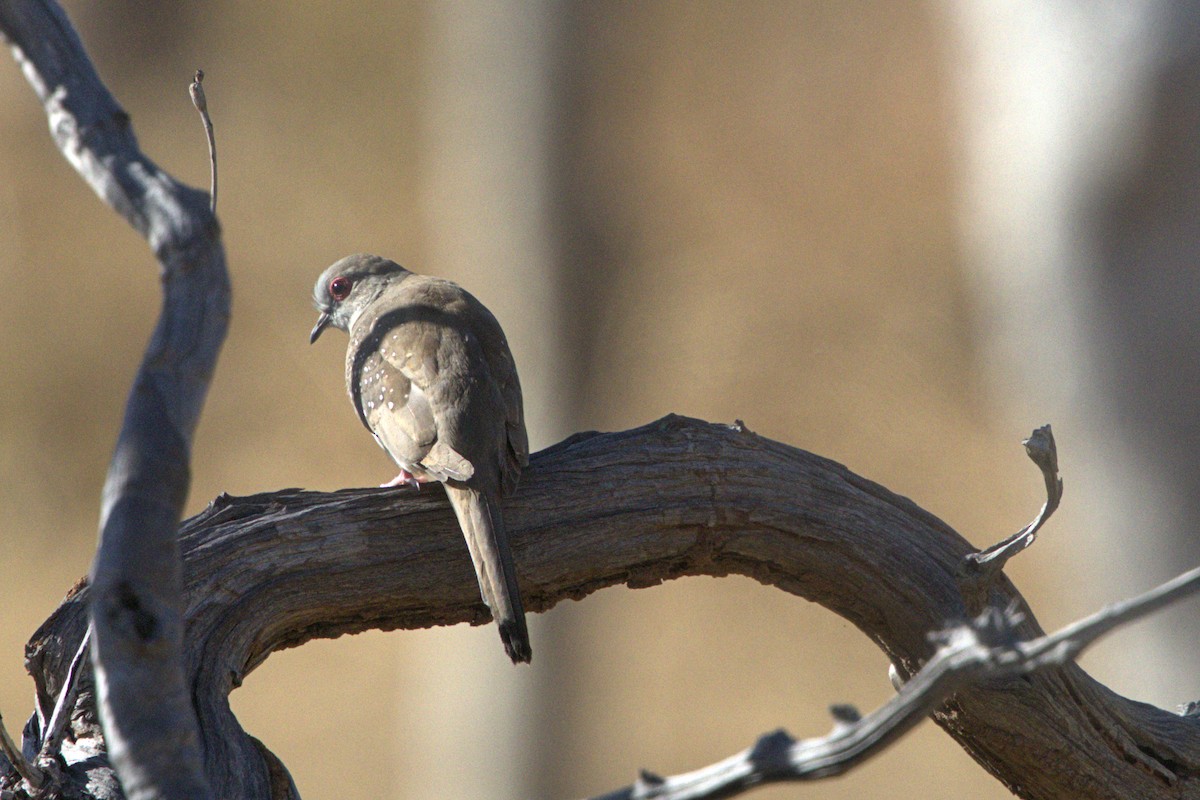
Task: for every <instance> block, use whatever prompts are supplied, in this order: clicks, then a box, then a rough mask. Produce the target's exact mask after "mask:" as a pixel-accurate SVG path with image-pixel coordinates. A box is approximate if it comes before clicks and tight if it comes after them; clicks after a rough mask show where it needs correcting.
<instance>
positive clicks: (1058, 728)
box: [27, 416, 1200, 800]
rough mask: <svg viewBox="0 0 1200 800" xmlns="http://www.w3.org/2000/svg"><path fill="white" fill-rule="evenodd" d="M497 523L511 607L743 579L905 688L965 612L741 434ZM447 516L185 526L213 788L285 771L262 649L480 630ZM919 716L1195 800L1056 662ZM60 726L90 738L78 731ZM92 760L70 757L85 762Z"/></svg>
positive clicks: (936, 576) (797, 458) (47, 631)
mask: <svg viewBox="0 0 1200 800" xmlns="http://www.w3.org/2000/svg"><path fill="white" fill-rule="evenodd" d="M504 514H505V521H506V522H507V523H508V527H509V529H510V537H511V541H512V547H513V556H514V560H515V561H516V563H517V564H518V569H519V571H520V581H521V591H522V594H523V595H524V596H525V598H526V601H527V603H526V604H527V607H528V610H529V611H530V612H536V611H542V610H545V609H546V608H549V607H550V606H552V605H554V604H555V603H557V602H558V601H560V600H563V599H568V598H570V599H575V600H578V599H580V598H582V597H584V596H586V595H587V594H590V593H591V592H593V591H596V590H598V589H601V588H603V587H605V586H612V585H614V584H625V585H628V586H630V587H642V586H652V585H656V584H658V583H661V582H662V581H664V580H668V579H671V578H676V577H680V576H683V575H715V576H722V575H729V574H740V575H747V576H750V577H753V578H755V579H756V580H758V581H760V582H761V583H763V584H767V585H769V586H773V587H776V588H777V589H781V590H783V591H786V592H790V593H792V594H795V595H798V596H801V597H804V598H806V599H808V600H811V601H813V602H817V603H820V604H821V605H823V606H825V607H826V608H828V609H830V610H831V611H833V612H834V613H836V614H838V615H840V616H842V617H844V618H845V619H846V620H848V621H850V622H851V623H853V624H854V625H855V626H856V627H858V628H859V629H860V630H862V631H863V633H864V634H866V635H867V636H868V637H869V638H870V639H871V640H872V641H874V642H876V643H877V644H878V645H879V646H880V647H881V648H882V649H883V651H884V652H885V653H886V654H887V655H888V657H889V658H890V659H891V661H892V664H893V665H894V667H895V669H896V672H897V674H898V675H902V676H905V677H906V678H907V679H908V682H909V683H912V681H913V680H914V679H913V678H912V677H911V676H913V675H915V674H917V673H918V672H919V671H920V669H921V667H922V666H924V665H926V664H927V663H928V662H929V661H930V659H932V658H933V657H934V654H935V651H936V650H937V644H936V643H932V642H930V640H929V636H928V632H929V631H931V630H938V629H942V628H945V627H947V620H951V621H953V620H958V621H959V624H962V621H965V620H968V619H970V618H971V617H970V616H969V615H968V614H967V613H966V606H965V603H964V601H963V598H962V595H961V594H960V592H959V588H958V582H957V581H958V572H959V566H960V565H961V563H962V559H963V557H964V556H965V555H966V554H967V553H969V552H972V551H973V548H972V547H971V545H970V544H969V543H968V542H967V541H965V540H964V539H962V538H961V537H960V536H958V534H956V533H955V532H954V531H953V530H951V529H950V528H948V527H947V526H946V525H945V524H944V523H943V522H941V521H940V520H938V519H937V518H936V517H934V516H933V515H932V514H930V513H928V512H926V511H923V510H922V509H920V508H918V507H917V506H915V505H914V504H913V503H911V501H908V500H906V499H905V498H902V497H898V496H896V495H894V494H892V493H891V492H888V491H887V490H886V489H884V488H883V487H880V486H878V485H877V484H874V483H872V482H870V481H868V480H865V479H864V478H861V477H859V476H857V475H854V474H853V473H851V472H850V471H849V470H847V469H845V468H844V467H842V466H840V465H838V464H835V463H833V462H831V461H828V460H825V459H822V458H819V457H817V456H813V455H811V454H808V453H804V452H802V451H799V450H796V449H794V448H791V447H788V446H786V445H783V444H779V443H777V442H772V441H770V440H768V439H764V438H762V437H759V436H756V435H754V434H752V433H749V432H747V431H746V430H745V429H744V428H731V427H730V426H725V425H716V424H709V423H702V422H699V421H696V420H689V419H685V418H681V417H675V416H672V417H667V418H665V419H663V420H660V421H659V422H656V423H654V424H651V425H647V426H645V427H642V428H638V429H636V430H631V431H624V432H621V433H611V434H579V435H577V436H574V437H572V438H570V439H569V440H567V441H566V442H563V443H562V444H560V445H557V446H555V447H553V448H550V449H549V450H546V451H543V452H541V453H538V454H536V455H535V456H534V457H533V459H532V463H531V465H530V467H529V469H528V470H527V471H526V472H525V474H524V476H523V478H522V484H521V488H520V489H519V490H518V492H517V493H516V495H515V496H513V497H512V498H510V499H509V501H508V502H506V504H505V507H504ZM455 525H456V524H455V521H454V517H453V515H452V513H451V512H450V511H449V509H448V507H447V505H446V502H445V499H444V498H443V497H442V496H441V495H440V494H438V493H436V492H422V493H420V494H408V493H403V492H380V491H378V490H375V489H362V490H345V491H341V492H336V493H333V494H319V493H313V492H301V491H295V490H289V491H281V492H274V493H271V494H263V495H258V496H255V497H248V498H230V497H224V496H223V497H220V498H218V499H217V500H216V501H214V502H213V503H212V505H211V506H210V507H209V509H208V510H207V511H205V512H204V513H203V514H201V515H199V516H198V517H196V518H193V519H191V520H189V521H187V522H186V523H185V524H184V525H183V527H182V529H181V538H180V545H181V548H182V552H183V557H184V569H185V576H186V585H187V590H186V596H187V598H188V610H187V615H186V618H187V620H188V623H187V624H188V637H187V642H188V650H187V652H186V656H185V658H186V663H187V664H188V675H189V687H190V691H191V696H192V697H193V699H194V701H195V706H196V709H197V713H198V716H199V718H200V720H201V728H202V733H203V737H204V748H205V751H206V753H208V754H209V759H208V762H207V766H208V770H209V777H210V780H211V781H212V784H213V787H214V789H215V791H216V792H217V793H218V796H222V797H239V798H268V797H273V796H279V797H289V796H293V794H292V793H291V790H290V789H289V788H288V787H289V786H290V782H289V781H288V780H287V778H286V775H287V772H286V770H285V769H284V768H283V766H282V765H281V764H279V762H278V760H277V759H275V758H274V757H273V756H271V755H270V753H269V752H268V751H267V750H266V748H264V747H263V746H262V744H261V743H258V742H257V741H255V740H253V739H252V738H251V737H249V736H247V735H246V734H245V732H244V731H242V729H241V727H240V726H239V725H238V723H237V720H236V719H235V718H234V716H233V714H232V712H231V711H230V709H229V701H228V694H229V693H230V692H231V691H232V690H233V689H234V688H235V687H236V686H238V685H240V683H241V681H242V680H243V678H244V677H245V675H246V674H247V673H249V672H250V671H251V670H253V669H254V668H255V667H256V666H257V665H258V664H260V663H262V661H263V660H265V659H266V658H267V657H268V655H269V654H270V653H271V652H272V651H274V650H278V649H281V648H284V647H293V646H296V645H299V644H302V643H303V642H305V641H307V640H309V639H311V638H314V637H336V636H339V635H342V634H345V633H352V632H358V631H362V630H366V629H370V628H380V629H384V630H392V629H396V628H414V627H429V626H433V625H451V624H455V623H459V622H474V623H481V622H484V621H486V620H488V615H487V610H486V608H485V607H484V606H483V605H482V604H481V603H480V602H479V595H478V588H477V586H476V584H475V582H474V577H473V571H472V568H471V563H470V558H469V556H468V555H467V553H466V552H465V549H464V548H463V547H462V546H461V535H460V534H459V532H458V530H457V528H456V526H455ZM246 553H254V558H253V559H247V558H246ZM880 554H886V558H881V555H880ZM330 576H337V579H336V580H331V579H330ZM87 594H88V590H87V589H86V588H85V589H83V590H82V591H81V592H80V593H78V594H76V595H73V596H72V597H71V598H70V599H69V600H68V602H67V603H65V604H64V605H63V606H62V607H61V608H60V609H59V611H58V612H56V614H55V616H54V617H53V618H52V619H51V620H49V621H48V622H47V623H46V625H45V626H43V629H42V630H40V631H39V632H38V634H37V636H36V637H35V638H34V640H33V641H32V642H31V643H30V645H29V648H28V650H27V652H28V661H29V664H30V670H31V672H32V673H33V674H34V675H35V676H36V679H37V681H38V683H39V686H42V685H44V684H47V683H49V684H54V685H58V683H59V682H60V681H61V676H62V675H63V674H64V673H65V671H66V669H67V662H68V661H69V658H70V653H65V654H64V653H61V652H60V650H61V648H60V646H59V644H58V643H60V642H62V641H63V640H64V639H65V640H66V641H70V642H76V641H78V637H79V636H81V635H82V630H83V616H82V611H83V609H84V607H85V604H86V598H87ZM989 608H992V609H999V610H1005V609H1009V608H1012V609H1015V611H1014V612H1013V613H1012V615H1011V616H1010V624H1009V630H1008V632H1007V633H1005V634H1004V635H1003V636H1001V635H1000V634H999V633H997V634H996V635H995V637H994V639H989V640H988V642H987V643H988V645H989V647H991V648H993V649H995V648H997V647H1002V646H1007V647H1010V648H1011V647H1014V646H1015V645H1014V644H1013V643H1015V642H1018V641H1035V640H1037V639H1039V638H1040V637H1042V636H1043V635H1044V633H1043V631H1042V630H1041V629H1040V628H1039V627H1038V625H1037V623H1036V621H1035V620H1034V618H1033V615H1032V614H1031V612H1030V611H1029V609H1028V608H1027V607H1026V605H1025V603H1024V601H1023V600H1022V598H1021V596H1020V594H1018V593H1017V591H1016V589H1015V588H1014V587H1013V586H1012V584H1011V583H1010V582H1009V581H1008V579H1007V578H1006V577H1005V576H1004V574H1003V573H1000V574H999V575H998V576H997V577H996V580H995V584H994V586H993V589H992V592H991V602H990V603H989ZM1018 612H1019V613H1018ZM495 655H496V656H497V657H499V658H502V657H503V656H502V655H501V654H499V653H497V654H495ZM42 691H43V689H41V688H39V694H41V693H42ZM908 691H909V692H913V691H914V689H909V690H908ZM840 716H841V717H842V718H844V719H846V720H849V719H851V718H852V716H853V715H852V714H849V713H848V712H847V713H844V714H841V715H840ZM917 716H918V717H919V716H921V714H918V715H917ZM866 718H867V717H864V719H866ZM933 718H934V720H935V721H936V722H937V723H938V724H940V725H941V726H942V727H943V728H945V730H946V731H947V733H949V734H950V735H951V736H953V737H954V738H955V740H956V741H958V742H959V743H960V744H961V745H962V746H963V747H964V748H965V749H966V750H967V752H968V753H970V754H971V755H972V756H973V757H974V758H976V759H977V760H978V761H979V762H980V763H981V764H982V765H984V766H985V768H986V769H987V770H988V771H989V772H990V773H991V774H992V775H994V776H996V777H997V778H999V779H1000V780H1002V781H1003V782H1004V783H1005V785H1006V786H1008V787H1010V788H1011V789H1012V790H1013V791H1014V793H1016V794H1018V795H1019V796H1021V797H1028V798H1039V799H1044V798H1074V797H1088V798H1095V799H1096V800H1127V798H1128V797H1131V796H1133V797H1138V798H1145V799H1146V800H1153V799H1154V798H1168V797H1170V798H1178V797H1181V796H1191V795H1194V794H1197V793H1200V728H1198V727H1197V726H1198V725H1200V719H1197V718H1195V717H1183V716H1179V715H1177V714H1173V713H1170V712H1167V711H1163V710H1161V709H1157V708H1154V707H1152V706H1148V705H1146V704H1144V703H1136V702H1132V701H1129V700H1125V699H1124V698H1121V697H1119V696H1117V695H1115V694H1114V693H1112V692H1111V691H1109V690H1108V689H1106V688H1105V687H1104V686H1102V685H1100V684H1099V683H1097V682H1096V681H1094V680H1093V679H1091V678H1090V677H1089V676H1088V675H1087V674H1086V673H1084V672H1083V671H1082V670H1080V669H1079V667H1078V666H1077V665H1075V664H1074V663H1067V664H1065V665H1063V666H1047V667H1045V668H1043V669H1040V670H1038V671H1036V672H1034V673H1031V674H1029V675H1028V676H1026V677H999V678H993V679H988V680H983V681H974V682H971V683H970V684H969V685H967V686H964V687H962V688H961V689H959V690H957V691H955V692H953V694H952V695H951V696H950V697H949V698H948V699H946V700H945V701H944V702H942V703H940V704H938V705H937V706H936V709H935V710H934V711H933ZM85 722H86V721H85ZM74 735H75V736H76V737H87V736H88V735H89V732H88V730H87V729H86V727H83V726H82V723H81V724H80V725H77V726H76V728H75V729H74ZM872 735H876V734H872ZM878 735H884V734H882V733H880V734H878ZM1047 753H1050V754H1052V757H1048V756H1047V755H1046V754H1047ZM97 763H103V754H102V753H101V754H97V753H95V752H91V753H90V755H89V758H88V761H87V765H88V766H87V769H91V768H92V766H91V765H93V764H97ZM647 780H649V778H647ZM273 792H277V793H278V794H276V795H273V794H272V793H273Z"/></svg>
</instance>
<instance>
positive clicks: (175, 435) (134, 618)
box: [0, 0, 229, 798]
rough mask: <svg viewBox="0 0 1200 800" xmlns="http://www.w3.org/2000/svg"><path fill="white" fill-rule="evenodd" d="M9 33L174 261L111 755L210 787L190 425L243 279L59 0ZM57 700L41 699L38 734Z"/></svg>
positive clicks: (123, 626) (135, 423)
mask: <svg viewBox="0 0 1200 800" xmlns="http://www.w3.org/2000/svg"><path fill="white" fill-rule="evenodd" d="M0 33H2V34H3V36H4V38H5V39H6V40H7V41H8V43H9V45H10V46H11V48H12V51H13V54H14V56H15V58H16V59H17V61H18V62H19V63H20V64H21V67H22V69H23V70H24V72H25V76H26V77H27V78H28V79H29V82H30V84H31V85H32V86H33V88H34V91H35V92H36V93H37V95H38V98H39V99H40V100H41V101H42V104H43V106H44V108H45V111H46V116H47V118H48V120H49V123H50V132H51V135H52V136H53V138H54V141H55V143H56V144H57V145H58V147H59V149H60V150H61V151H62V153H63V155H64V157H66V159H67V160H68V161H69V162H70V163H71V165H72V166H74V167H75V169H76V171H77V172H78V173H79V174H80V176H81V177H83V179H84V180H85V181H86V182H87V183H88V184H89V185H90V186H91V187H92V189H94V190H95V192H96V193H97V194H98V195H99V196H100V197H101V199H103V200H104V202H105V203H107V204H108V205H109V206H111V207H112V208H113V209H114V210H115V211H117V212H118V213H119V214H121V216H123V217H124V218H125V219H126V220H127V221H128V222H129V223H130V224H131V225H132V226H133V227H134V229H136V230H137V232H138V233H139V234H141V235H142V236H143V237H144V238H145V239H146V240H147V242H148V243H149V244H150V246H151V248H152V249H153V251H154V254H155V256H156V257H157V258H158V261H159V263H160V264H161V266H162V285H163V306H162V314H161V316H160V318H159V321H158V325H157V327H156V328H155V330H154V333H153V335H152V337H151V339H150V342H149V343H148V345H147V347H146V354H145V357H144V359H143V361H142V365H141V368H140V369H139V371H138V374H137V377H136V378H135V379H134V384H133V388H132V390H131V391H130V394H129V399H128V401H127V403H126V407H125V418H124V422H123V424H122V428H121V434H120V436H119V438H118V440H117V444H116V448H115V452H114V454H113V459H112V462H111V465H110V467H109V471H108V478H107V480H106V481H105V485H104V494H103V498H102V504H101V512H100V527H101V535H100V547H99V549H98V552H97V554H96V558H95V561H94V562H93V566H92V582H93V590H92V593H91V601H92V609H91V611H92V630H93V636H92V648H91V652H92V662H93V665H94V675H95V685H96V687H97V689H98V691H97V699H98V701H99V705H100V714H101V718H102V720H103V722H104V731H105V735H106V739H107V741H108V754H109V756H110V758H111V760H112V763H113V765H114V766H115V767H116V769H117V773H118V775H119V776H120V779H121V785H122V786H123V788H124V791H125V793H126V794H127V795H128V796H130V797H134V798H155V797H180V798H204V797H208V796H210V795H209V792H208V789H207V787H206V785H205V780H204V770H203V765H202V761H201V751H200V749H199V746H198V745H199V731H198V728H197V725H196V720H195V716H194V715H193V713H192V707H191V702H190V697H189V695H188V692H187V688H186V686H185V682H184V675H183V672H182V659H181V651H182V631H183V623H182V614H181V612H182V607H183V604H182V592H181V590H182V579H181V572H180V562H179V552H178V547H177V544H176V538H175V534H176V531H177V528H178V524H179V519H180V516H181V513H182V509H183V503H184V501H185V499H186V497H187V491H188V484H189V466H188V464H189V455H190V449H191V439H192V434H193V432H194V430H195V427H196V422H197V418H198V417H199V414H200V409H201V407H202V406H203V404H204V397H205V394H206V392H207V389H208V385H209V381H210V379H211V376H212V372H213V369H214V367H215V364H216V359H217V353H218V351H219V349H220V346H221V342H222V341H223V340H224V337H225V330H226V328H227V326H228V318H229V281H228V276H227V274H226V270H225V254H224V250H223V249H222V247H221V244H220V240H219V236H218V230H217V224H216V219H215V217H214V216H213V215H212V213H211V212H210V210H209V208H208V203H207V199H206V196H205V195H204V193H202V192H199V191H197V190H195V189H191V188H189V187H186V186H183V185H182V184H180V183H178V182H176V181H175V180H174V179H173V178H171V176H170V175H168V174H166V173H165V172H163V171H162V170H160V169H159V168H158V167H157V166H156V165H155V164H154V163H153V162H152V161H150V160H149V159H148V158H146V156H145V155H144V154H143V153H142V152H141V150H140V149H139V148H138V144H137V140H136V139H135V137H134V135H133V131H132V128H131V127H130V124H129V116H128V115H127V114H126V113H125V111H124V110H123V109H122V108H121V107H120V106H119V105H118V104H117V102H116V100H114V99H113V97H112V95H111V94H110V93H109V92H108V90H107V89H106V88H105V86H104V84H103V83H102V82H101V81H100V78H99V77H98V76H97V74H96V71H95V69H94V68H93V66H92V64H91V62H90V61H89V59H88V57H87V54H86V53H85V51H84V48H83V45H82V43H81V42H80V41H79V37H78V36H77V35H76V33H75V31H74V29H73V28H72V27H71V24H70V22H69V21H68V20H67V18H66V15H65V14H64V13H63V11H62V9H61V8H60V7H59V6H58V5H57V4H56V3H54V2H51V0H23V1H22V2H17V0H2V2H0ZM80 635H81V634H80ZM76 641H77V642H78V641H79V639H76ZM68 688H70V687H68ZM40 699H48V698H40ZM49 707H50V706H49V705H47V704H45V703H39V710H40V711H41V712H42V713H41V714H39V717H38V722H39V724H38V725H36V726H35V738H37V736H38V735H39V734H38V733H37V731H38V730H39V729H44V727H45V723H46V722H47V719H46V718H47V716H48V714H47V713H46V711H47V709H48V708H49ZM49 738H50V739H51V740H53V738H54V736H53V735H51V736H50V737H49Z"/></svg>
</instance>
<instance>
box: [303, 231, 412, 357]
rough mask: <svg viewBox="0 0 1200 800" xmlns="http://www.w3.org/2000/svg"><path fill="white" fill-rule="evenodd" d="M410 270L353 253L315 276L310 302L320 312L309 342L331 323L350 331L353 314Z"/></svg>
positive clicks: (405, 275) (372, 257) (392, 262)
mask: <svg viewBox="0 0 1200 800" xmlns="http://www.w3.org/2000/svg"><path fill="white" fill-rule="evenodd" d="M410 274H411V273H410V272H409V271H408V270H406V269H405V268H404V267H402V266H400V265H399V264H397V263H396V262H395V261H389V260H388V259H386V258H380V257H379V256H372V255H368V254H366V253H356V254H354V255H352V256H346V257H345V258H343V259H342V260H341V261H338V262H337V263H336V264H334V265H333V266H331V267H329V269H327V270H325V271H324V272H322V273H321V277H319V278H317V284H316V286H314V287H313V305H315V306H316V307H317V311H319V312H321V315H320V316H319V317H317V324H316V325H314V326H313V329H312V333H310V334H309V337H308V341H309V343H310V344H311V343H312V342H315V341H316V340H317V337H318V336H320V335H321V332H322V331H323V330H325V328H326V327H328V326H330V325H332V326H333V327H335V328H339V329H341V330H344V331H348V330H350V325H351V323H353V322H354V319H355V317H357V316H358V314H359V313H360V312H361V311H362V310H363V309H364V308H366V307H367V306H368V305H370V304H371V301H373V300H374V299H375V298H377V297H379V295H380V293H381V292H383V290H384V289H386V288H387V287H388V286H389V285H390V284H392V283H394V282H396V281H400V280H403V279H404V278H405V277H407V276H408V275H410Z"/></svg>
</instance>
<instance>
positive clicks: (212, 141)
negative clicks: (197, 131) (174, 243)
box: [188, 69, 217, 214]
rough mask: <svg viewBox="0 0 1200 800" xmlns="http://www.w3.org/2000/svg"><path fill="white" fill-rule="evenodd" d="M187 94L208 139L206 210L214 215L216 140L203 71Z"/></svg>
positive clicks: (215, 201) (215, 207)
mask: <svg viewBox="0 0 1200 800" xmlns="http://www.w3.org/2000/svg"><path fill="white" fill-rule="evenodd" d="M188 93H189V94H191V96H192V105H194V106H195V107H196V110H197V111H199V112H200V121H201V122H202V123H204V136H205V138H206V139H208V164H209V172H210V178H209V187H210V191H209V196H208V210H209V211H211V212H212V213H214V214H215V213H217V140H216V137H214V136H213V124H212V119H211V118H210V117H209V116H208V100H207V98H205V96H204V70H202V69H198V70H196V77H195V79H194V80H193V81H192V85H191V86H189V87H188Z"/></svg>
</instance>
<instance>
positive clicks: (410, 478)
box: [379, 469, 421, 491]
mask: <svg viewBox="0 0 1200 800" xmlns="http://www.w3.org/2000/svg"><path fill="white" fill-rule="evenodd" d="M393 486H411V487H412V488H414V489H416V490H417V491H420V490H421V481H420V479H419V478H417V476H416V475H413V474H412V473H411V472H409V471H408V470H406V469H402V470H400V474H399V475H397V476H396V477H394V478H392V479H391V480H390V481H388V482H387V483H381V484H379V488H380V489H390V488H392V487H393Z"/></svg>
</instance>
